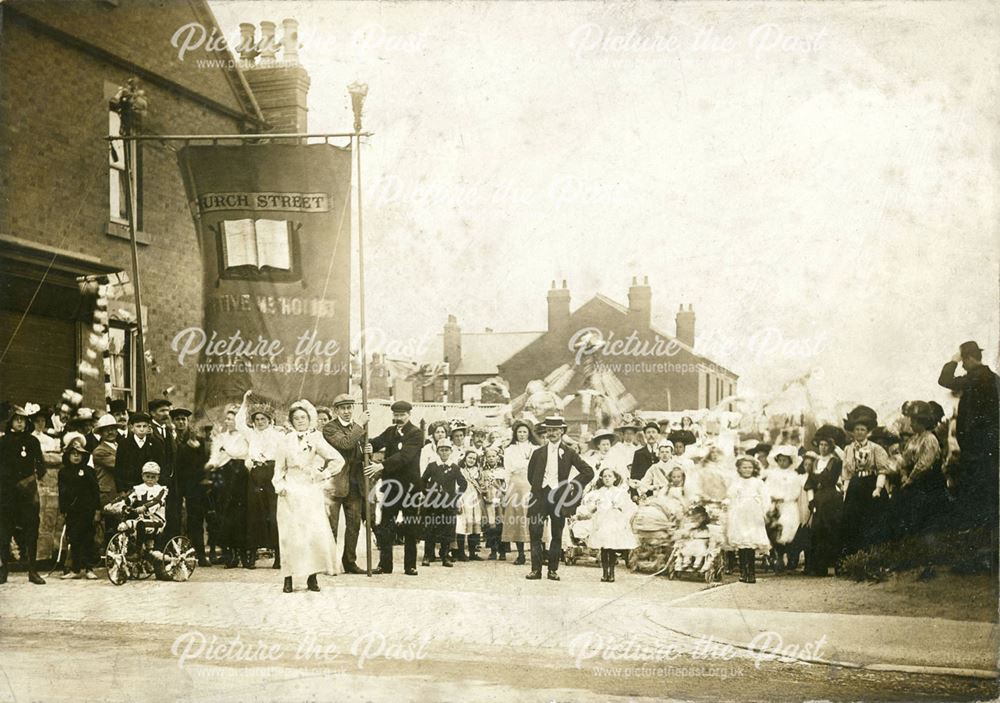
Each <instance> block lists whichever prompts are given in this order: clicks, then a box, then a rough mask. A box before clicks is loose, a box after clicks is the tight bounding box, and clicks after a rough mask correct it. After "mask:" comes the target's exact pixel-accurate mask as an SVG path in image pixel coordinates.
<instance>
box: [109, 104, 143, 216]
mask: <svg viewBox="0 0 1000 703" xmlns="http://www.w3.org/2000/svg"><path fill="white" fill-rule="evenodd" d="M121 130H122V123H121V117H119V115H118V113H117V112H115V111H114V110H108V135H109V136H112V137H114V136H118V135H120V134H121V133H122V131H121ZM109 152H110V153H109V154H108V216H109V217H110V218H111V221H112V222H115V223H117V224H122V225H128V205H127V203H126V200H125V198H126V197H127V195H128V175H127V174H126V172H125V142H123V141H121V140H119V139H114V140H112V141H111V148H110V150H109ZM135 154H136V158H135V164H134V168H135V175H136V198H135V200H136V202H135V214H136V218H135V222H136V225H135V228H136V229H137V230H140V229H142V149H141V146H136V150H135Z"/></svg>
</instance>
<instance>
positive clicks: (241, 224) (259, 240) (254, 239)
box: [218, 219, 299, 280]
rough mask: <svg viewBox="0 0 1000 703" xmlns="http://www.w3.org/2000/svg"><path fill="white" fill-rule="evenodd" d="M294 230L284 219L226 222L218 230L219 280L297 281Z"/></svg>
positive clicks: (296, 252)
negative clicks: (220, 278)
mask: <svg viewBox="0 0 1000 703" xmlns="http://www.w3.org/2000/svg"><path fill="white" fill-rule="evenodd" d="M295 229H296V224H295V223H291V222H288V221H286V220H264V219H261V220H251V219H241V220H225V221H224V222H222V223H221V226H220V229H219V230H218V232H219V242H220V259H221V269H222V270H221V272H220V273H221V275H222V277H223V278H263V279H270V280H295V279H297V278H298V276H299V272H298V268H299V267H298V251H297V248H296V240H295V237H293V236H292V233H293V231H294V230H295Z"/></svg>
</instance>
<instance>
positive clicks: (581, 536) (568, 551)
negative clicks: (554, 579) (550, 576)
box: [562, 512, 601, 566]
mask: <svg viewBox="0 0 1000 703" xmlns="http://www.w3.org/2000/svg"><path fill="white" fill-rule="evenodd" d="M591 526H592V523H591V520H590V515H584V514H581V513H579V512H578V513H576V514H574V515H572V516H570V517H568V518H566V527H565V528H563V534H565V535H568V536H569V544H566V545H565V546H564V547H563V553H562V557H563V563H564V564H567V565H570V566H572V565H573V564H576V563H577V562H578V561H580V560H581V559H584V560H587V561H588V562H590V561H592V562H593V563H594V564H595V565H596V564H599V563H600V561H601V557H600V550H599V549H591V548H590V547H588V546H587V540H588V538H589V537H590V529H591Z"/></svg>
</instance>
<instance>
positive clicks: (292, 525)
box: [271, 400, 344, 593]
mask: <svg viewBox="0 0 1000 703" xmlns="http://www.w3.org/2000/svg"><path fill="white" fill-rule="evenodd" d="M288 420H289V422H290V423H291V425H292V431H291V432H289V433H288V434H286V435H285V436H284V438H283V439H282V441H281V444H280V446H279V450H278V453H277V457H276V458H275V462H274V478H273V479H272V480H271V482H272V483H273V485H274V491H275V493H276V494H277V495H278V510H277V513H278V539H279V541H280V543H281V575H282V576H284V577H285V585H284V589H283V590H284V592H285V593H291V592H292V578H293V577H294V578H299V579H301V578H302V577H303V576H305V577H306V579H307V580H306V585H307V587H308V588H309V590H310V591H318V590H319V584H318V583H317V582H316V574H318V573H320V572H322V573H324V574H330V575H333V574H336V573H337V570H336V569H337V567H336V564H337V544H336V541H335V540H334V537H333V532H332V531H331V530H330V521H329V519H328V518H327V514H326V499H325V496H324V493H323V485H324V483H325V482H326V480H327V479H329V478H330V477H332V476H336V475H337V474H339V473H340V472H341V471H342V470H343V468H344V458H343V457H342V456H341V455H340V452H338V451H337V450H336V449H334V448H333V447H331V446H330V445H329V444H327V442H326V440H325V439H323V434H322V433H321V432H320V431H319V430H317V429H316V409H315V408H314V407H313V406H312V403H310V402H309V401H308V400H298V401H296V402H294V403H292V406H291V408H289V410H288Z"/></svg>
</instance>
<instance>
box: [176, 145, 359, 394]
mask: <svg viewBox="0 0 1000 703" xmlns="http://www.w3.org/2000/svg"><path fill="white" fill-rule="evenodd" d="M178 160H179V162H180V167H181V174H182V176H183V178H184V182H185V187H186V188H187V193H188V198H189V201H190V203H191V209H192V214H193V216H194V220H195V225H196V227H197V228H198V236H199V241H200V244H201V255H202V256H201V258H202V275H203V282H204V285H203V290H204V307H205V317H204V326H203V327H202V328H191V329H187V330H181V331H179V332H178V334H177V335H176V336H175V337H174V338H173V348H174V351H175V352H177V354H178V359H179V360H180V362H181V363H182V364H184V365H185V366H187V365H189V364H197V365H198V375H197V391H196V399H195V402H196V405H197V406H198V407H202V408H217V407H220V406H222V405H224V404H226V403H229V402H235V401H239V400H240V398H241V396H242V395H243V393H244V391H246V390H248V389H251V388H252V389H253V390H254V391H255V394H257V395H261V396H264V397H266V398H267V399H269V400H271V401H272V402H274V403H276V404H278V405H279V406H280V405H284V406H286V407H287V405H288V404H289V403H291V402H292V401H294V400H297V399H299V398H308V399H310V400H312V401H313V402H315V403H326V402H328V401H330V400H332V399H333V398H334V396H336V395H337V394H338V393H343V392H346V391H347V389H348V382H349V378H350V353H349V348H348V347H349V338H350V310H351V299H350V282H351V237H350V232H351V219H350V190H351V152H350V150H349V149H342V148H339V147H335V146H331V145H328V144H310V145H294V144H266V145H258V144H243V145H239V146H228V145H227V146H221V145H212V146H186V147H184V148H183V149H181V150H180V151H179V152H178Z"/></svg>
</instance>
